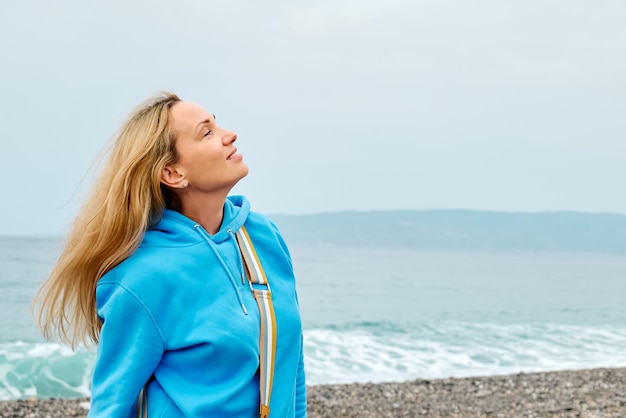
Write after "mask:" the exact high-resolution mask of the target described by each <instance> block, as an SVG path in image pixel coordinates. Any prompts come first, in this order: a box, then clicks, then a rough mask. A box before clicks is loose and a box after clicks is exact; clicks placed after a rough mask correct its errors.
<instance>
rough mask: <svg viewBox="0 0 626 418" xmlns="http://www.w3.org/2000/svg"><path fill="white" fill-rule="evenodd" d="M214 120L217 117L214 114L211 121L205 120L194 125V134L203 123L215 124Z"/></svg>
mask: <svg viewBox="0 0 626 418" xmlns="http://www.w3.org/2000/svg"><path fill="white" fill-rule="evenodd" d="M215 119H217V117H216V116H215V114H213V120H211V119H205V120H203V121H201V122H200V123H199V124H197V125H196V132H197V131H198V128H199V127H200V125H203V124H205V123H211V122H215Z"/></svg>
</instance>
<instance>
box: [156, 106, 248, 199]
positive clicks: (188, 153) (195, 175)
mask: <svg viewBox="0 0 626 418" xmlns="http://www.w3.org/2000/svg"><path fill="white" fill-rule="evenodd" d="M170 115H171V123H172V128H173V129H174V132H175V137H176V152H177V153H178V161H177V162H175V163H174V164H170V165H169V166H168V167H169V170H171V173H170V174H171V175H173V176H174V177H173V179H175V180H176V181H179V183H178V187H180V186H181V185H183V184H184V183H185V182H188V186H187V189H188V191H190V192H191V191H194V192H204V193H215V192H226V193H228V192H229V191H230V189H231V188H232V187H233V186H234V185H235V184H236V183H237V182H238V181H239V180H241V179H242V178H243V177H245V176H246V175H247V174H248V166H247V165H246V164H245V163H244V162H243V156H242V155H241V154H238V153H237V148H236V147H235V145H234V143H235V141H236V140H237V134H235V133H234V132H231V131H227V130H226V129H223V128H220V127H219V126H218V125H217V124H216V122H215V115H213V114H212V113H209V112H207V111H206V110H204V109H203V108H202V107H200V106H198V105H197V104H194V103H190V102H178V103H176V104H174V105H173V106H172V108H171V109H170ZM166 169H167V167H166Z"/></svg>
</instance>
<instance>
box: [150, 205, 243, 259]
mask: <svg viewBox="0 0 626 418" xmlns="http://www.w3.org/2000/svg"><path fill="white" fill-rule="evenodd" d="M249 213H250V203H249V202H248V199H246V198H245V197H243V196H229V197H228V198H227V199H226V201H225V203H224V215H223V219H222V225H221V226H220V229H219V231H218V232H217V233H216V234H213V235H209V234H208V233H206V231H204V228H202V227H201V226H200V225H199V224H198V223H197V222H195V221H194V220H192V219H189V218H188V217H186V216H185V215H183V214H181V213H179V212H176V211H174V210H171V209H165V211H164V212H163V216H162V217H161V220H160V221H159V223H158V224H157V225H156V226H155V227H154V228H153V229H151V230H149V231H147V232H146V234H145V236H144V239H143V242H142V243H141V247H186V246H189V245H194V244H197V243H198V242H201V241H205V240H210V241H212V242H213V243H215V244H219V243H221V242H224V241H226V240H227V239H228V238H229V237H230V236H231V234H234V233H235V232H237V231H238V230H239V228H241V226H242V225H243V224H244V223H245V222H246V219H248V214H249ZM198 230H201V231H202V232H203V233H198Z"/></svg>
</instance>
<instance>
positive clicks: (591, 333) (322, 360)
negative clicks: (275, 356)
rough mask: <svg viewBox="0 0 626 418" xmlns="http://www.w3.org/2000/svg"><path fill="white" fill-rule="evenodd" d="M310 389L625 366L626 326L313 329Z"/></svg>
mask: <svg viewBox="0 0 626 418" xmlns="http://www.w3.org/2000/svg"><path fill="white" fill-rule="evenodd" d="M304 347H305V356H306V370H307V381H308V383H309V384H327V383H351V382H382V381H402V380H411V379H415V378H424V379H434V378H446V377H451V376H454V377H464V376H484V375H498V374H509V373H517V372H532V371H549V370H568V369H569V370H572V369H583V368H593V367H622V366H626V355H625V354H624V347H626V327H619V326H606V327H581V326H572V325H563V324H519V325H510V324H508V325H500V324H489V323H487V324H485V323H463V322H439V323H428V324H421V325H419V326H406V327H404V328H403V327H400V326H399V325H398V324H384V323H381V324H379V326H378V327H373V324H372V323H363V324H352V325H347V326H343V327H333V328H332V329H328V328H323V329H312V330H308V331H307V332H305V339H304Z"/></svg>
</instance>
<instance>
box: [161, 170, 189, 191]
mask: <svg viewBox="0 0 626 418" xmlns="http://www.w3.org/2000/svg"><path fill="white" fill-rule="evenodd" d="M186 182H187V180H185V174H183V173H181V172H180V171H178V169H177V168H176V167H174V166H172V165H166V166H165V167H163V170H162V171H161V183H163V184H164V185H166V186H168V187H171V188H172V189H183V188H185V187H186V186H185V183H186Z"/></svg>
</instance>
